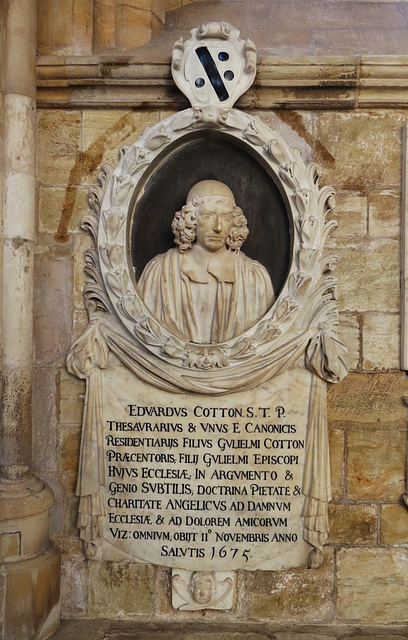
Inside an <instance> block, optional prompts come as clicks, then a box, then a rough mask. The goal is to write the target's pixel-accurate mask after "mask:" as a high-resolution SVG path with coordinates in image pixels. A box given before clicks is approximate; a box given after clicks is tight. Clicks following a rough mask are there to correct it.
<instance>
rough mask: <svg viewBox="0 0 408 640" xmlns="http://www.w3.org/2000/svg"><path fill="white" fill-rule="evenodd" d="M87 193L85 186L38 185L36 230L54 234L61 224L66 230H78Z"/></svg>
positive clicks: (85, 209) (84, 209) (85, 208)
mask: <svg viewBox="0 0 408 640" xmlns="http://www.w3.org/2000/svg"><path fill="white" fill-rule="evenodd" d="M87 193H88V189H87V188H86V187H83V188H81V187H77V186H73V187H68V188H66V189H64V188H63V187H40V189H39V224H38V230H39V231H40V232H42V233H52V234H54V235H55V234H56V233H58V231H59V229H60V227H61V224H63V225H64V229H66V231H69V232H71V233H72V232H75V231H79V228H80V225H81V222H82V218H83V217H84V216H85V215H86V213H87V204H86V197H87Z"/></svg>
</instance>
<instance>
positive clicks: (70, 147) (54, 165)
mask: <svg viewBox="0 0 408 640" xmlns="http://www.w3.org/2000/svg"><path fill="white" fill-rule="evenodd" d="M81 118H82V115H81V113H80V112H79V111H64V110H59V109H50V110H46V111H39V113H38V133H37V136H38V137H37V176H38V179H39V180H40V181H41V182H42V183H43V184H51V185H62V186H63V187H64V188H68V187H72V186H73V185H78V184H79V183H80V179H81V154H80V146H81Z"/></svg>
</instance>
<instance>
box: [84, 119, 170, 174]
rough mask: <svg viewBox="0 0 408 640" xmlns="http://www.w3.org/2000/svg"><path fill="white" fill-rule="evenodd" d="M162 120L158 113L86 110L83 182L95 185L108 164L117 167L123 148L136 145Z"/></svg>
mask: <svg viewBox="0 0 408 640" xmlns="http://www.w3.org/2000/svg"><path fill="white" fill-rule="evenodd" d="M159 117H160V115H159V113H158V112H157V111H156V112H155V111H137V112H130V111H127V110H124V109H114V110H109V111H98V110H96V109H87V110H86V111H84V113H83V129H84V131H83V152H84V155H83V181H84V182H87V183H89V184H93V183H94V182H95V178H96V174H97V172H98V171H99V168H100V166H101V165H102V164H104V163H109V164H112V165H113V166H115V165H116V163H117V160H118V150H119V149H120V147H121V146H123V145H129V144H132V143H133V142H134V140H135V139H136V138H137V136H138V134H139V133H141V132H142V131H143V129H145V128H146V127H148V126H151V125H153V124H155V123H156V122H158V120H159Z"/></svg>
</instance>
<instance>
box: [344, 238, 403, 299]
mask: <svg viewBox="0 0 408 640" xmlns="http://www.w3.org/2000/svg"><path fill="white" fill-rule="evenodd" d="M335 251H336V253H337V254H338V255H339V258H340V259H339V262H338V263H337V265H336V269H335V275H336V277H337V278H338V279H339V281H340V282H341V288H340V291H339V308H340V311H382V312H385V311H393V312H398V311H399V305H400V297H399V286H400V283H399V278H400V255H399V251H400V248H399V242H397V241H396V240H392V239H389V240H385V239H382V238H378V239H374V240H369V239H367V240H365V239H359V240H353V241H350V240H346V239H345V238H344V239H343V238H337V239H336V245H335ZM367 283H370V285H369V286H368V284H367Z"/></svg>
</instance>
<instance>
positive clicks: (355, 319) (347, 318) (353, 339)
mask: <svg viewBox="0 0 408 640" xmlns="http://www.w3.org/2000/svg"><path fill="white" fill-rule="evenodd" d="M339 319H340V323H339V337H340V340H341V341H342V342H343V343H344V344H345V345H346V347H347V350H348V358H349V369H357V368H358V367H359V364H360V318H359V316H358V315H357V314H351V313H342V314H340V318H339Z"/></svg>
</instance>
